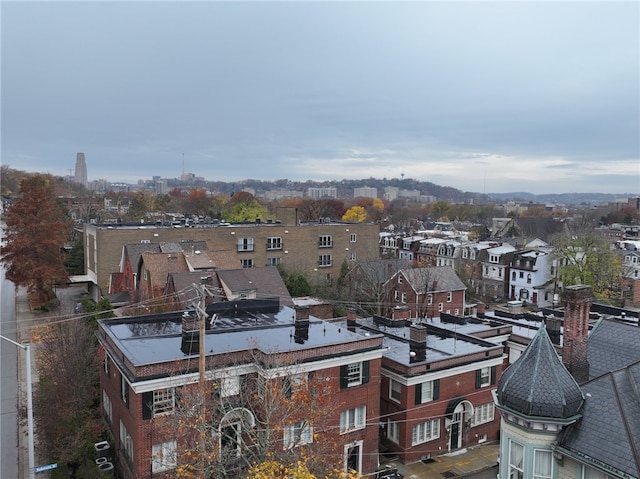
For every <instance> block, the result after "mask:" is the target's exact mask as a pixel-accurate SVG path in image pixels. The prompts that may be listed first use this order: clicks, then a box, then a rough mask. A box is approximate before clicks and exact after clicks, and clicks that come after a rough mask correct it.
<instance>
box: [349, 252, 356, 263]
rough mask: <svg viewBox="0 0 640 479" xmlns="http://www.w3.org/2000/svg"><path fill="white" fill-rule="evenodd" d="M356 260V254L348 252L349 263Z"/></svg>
mask: <svg viewBox="0 0 640 479" xmlns="http://www.w3.org/2000/svg"><path fill="white" fill-rule="evenodd" d="M356 259H358V258H357V255H356V252H355V251H351V252H349V261H355V260H356Z"/></svg>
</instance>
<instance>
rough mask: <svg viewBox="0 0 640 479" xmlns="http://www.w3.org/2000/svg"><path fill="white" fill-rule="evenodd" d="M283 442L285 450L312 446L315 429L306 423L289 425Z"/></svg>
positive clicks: (285, 430)
mask: <svg viewBox="0 0 640 479" xmlns="http://www.w3.org/2000/svg"><path fill="white" fill-rule="evenodd" d="M282 442H283V447H284V449H291V448H292V447H298V446H304V445H305V444H311V443H312V442H313V427H312V426H311V424H309V423H308V422H306V421H300V422H296V423H294V424H289V425H287V426H285V427H284V431H283V438H282Z"/></svg>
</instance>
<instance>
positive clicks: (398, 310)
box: [391, 306, 409, 321]
mask: <svg viewBox="0 0 640 479" xmlns="http://www.w3.org/2000/svg"><path fill="white" fill-rule="evenodd" d="M407 319H409V308H408V307H406V306H396V307H394V308H393V311H392V312H391V320H392V321H404V320H407Z"/></svg>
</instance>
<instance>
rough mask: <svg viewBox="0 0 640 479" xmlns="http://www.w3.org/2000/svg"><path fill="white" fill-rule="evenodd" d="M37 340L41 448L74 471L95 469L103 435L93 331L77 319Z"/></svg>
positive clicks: (43, 329) (46, 329) (47, 329)
mask: <svg viewBox="0 0 640 479" xmlns="http://www.w3.org/2000/svg"><path fill="white" fill-rule="evenodd" d="M32 336H33V337H34V339H35V340H37V342H38V348H37V355H36V365H37V369H38V375H39V378H40V380H39V382H38V385H37V387H36V388H35V390H34V417H35V421H36V426H37V429H38V437H39V439H40V441H39V443H40V447H41V448H43V449H44V450H46V453H47V454H48V456H49V457H50V458H55V460H56V462H59V463H61V464H66V465H69V467H70V468H71V469H75V467H78V466H79V465H80V464H82V463H87V465H88V466H90V465H91V464H92V463H93V455H94V454H95V451H94V450H93V444H94V443H95V442H97V441H98V439H99V438H100V437H102V434H103V422H102V419H101V415H100V396H99V384H98V371H99V363H98V359H97V355H96V348H97V343H96V340H95V335H94V330H93V329H92V327H91V324H90V323H89V322H88V321H86V320H85V319H84V318H82V317H78V318H76V319H73V320H70V321H65V322H60V323H57V324H52V325H47V326H40V327H38V328H37V329H36V330H35V331H34V333H33V334H32ZM95 472H96V471H94V473H95ZM67 477H68V476H67ZM88 477H91V476H88Z"/></svg>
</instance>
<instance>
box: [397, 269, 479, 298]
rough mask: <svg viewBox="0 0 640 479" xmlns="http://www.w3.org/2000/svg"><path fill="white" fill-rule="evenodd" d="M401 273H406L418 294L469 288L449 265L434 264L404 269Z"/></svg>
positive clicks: (405, 275)
mask: <svg viewBox="0 0 640 479" xmlns="http://www.w3.org/2000/svg"><path fill="white" fill-rule="evenodd" d="M399 274H402V275H404V277H405V278H407V281H409V284H410V285H411V287H412V288H413V289H414V290H415V292H416V293H418V294H424V293H426V292H427V291H428V292H437V291H461V290H465V289H467V287H466V286H465V285H464V283H463V282H462V281H461V280H460V278H458V275H456V272H455V271H454V269H453V268H451V267H449V266H433V267H430V268H409V269H403V270H401V271H400V272H399Z"/></svg>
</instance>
